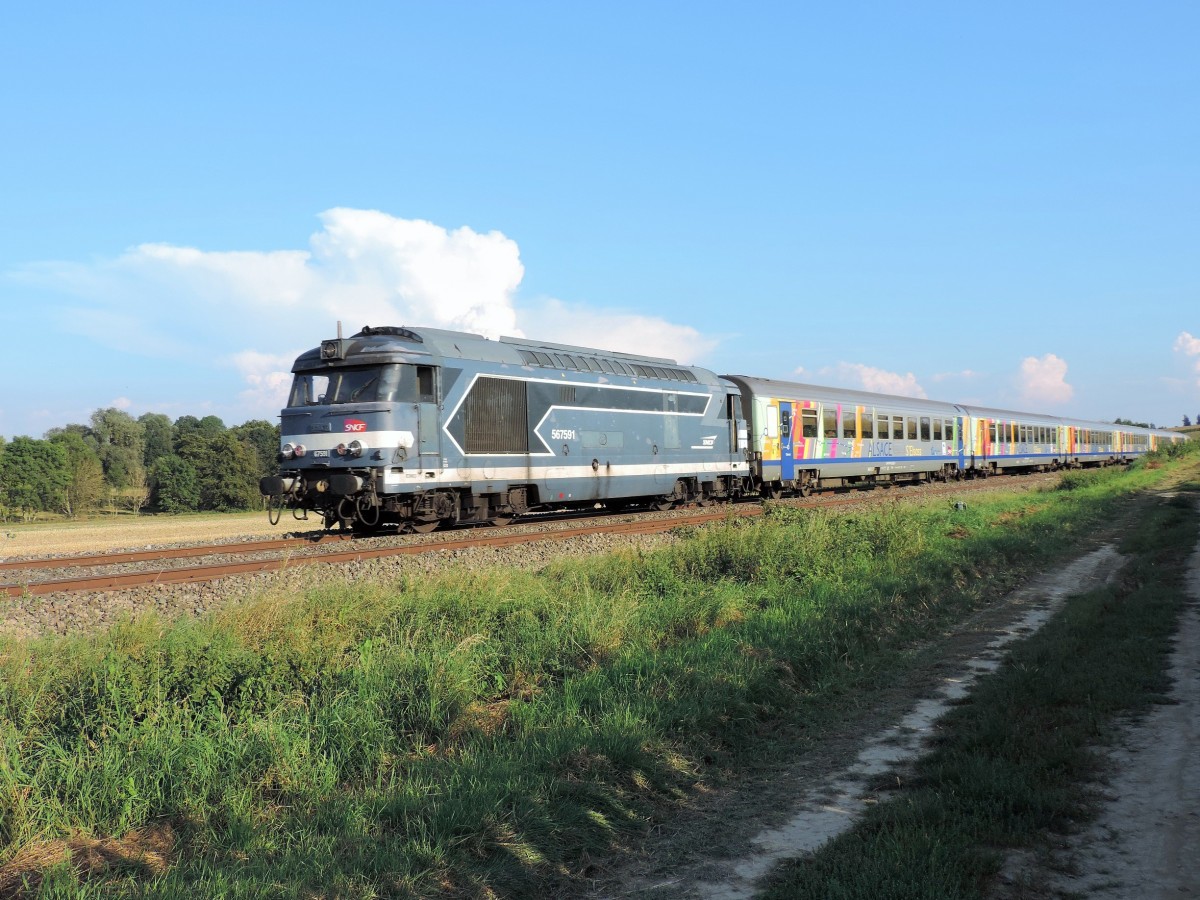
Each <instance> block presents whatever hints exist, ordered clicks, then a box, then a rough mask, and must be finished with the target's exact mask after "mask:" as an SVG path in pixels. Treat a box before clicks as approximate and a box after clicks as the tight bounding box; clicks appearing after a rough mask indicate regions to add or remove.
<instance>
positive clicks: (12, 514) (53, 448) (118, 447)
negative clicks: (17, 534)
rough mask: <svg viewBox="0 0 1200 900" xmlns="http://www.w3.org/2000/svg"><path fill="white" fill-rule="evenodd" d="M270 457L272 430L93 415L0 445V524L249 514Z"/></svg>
mask: <svg viewBox="0 0 1200 900" xmlns="http://www.w3.org/2000/svg"><path fill="white" fill-rule="evenodd" d="M278 453H279V426H278V425H272V424H271V423H270V422H266V421H263V420H261V419H254V420H251V421H249V422H246V423H244V424H242V425H236V426H234V427H232V428H227V427H226V426H225V423H224V422H222V421H221V419H220V418H218V417H217V416H205V417H204V418H202V419H198V418H196V417H195V416H180V417H179V418H178V419H176V420H175V421H174V422H172V421H171V420H170V419H169V418H168V417H167V416H164V415H163V414H161V413H145V414H144V415H142V416H139V417H138V418H136V419H135V418H134V417H133V416H131V415H129V414H128V413H126V412H124V411H122V410H119V409H115V408H109V409H98V410H96V411H95V412H93V413H92V416H91V419H90V420H89V422H88V424H86V425H78V424H72V425H67V426H65V427H63V428H52V429H50V431H48V432H46V434H45V436H44V437H43V438H41V439H37V438H30V437H17V438H13V439H12V441H9V442H5V440H4V438H3V437H0V517H2V518H3V519H4V520H5V521H8V520H10V519H14V518H19V519H22V520H29V519H32V518H34V517H35V516H37V515H39V514H43V513H55V514H59V515H63V516H66V517H68V518H75V517H76V516H79V515H82V514H85V513H89V512H94V511H98V510H108V511H112V512H116V511H118V510H124V511H133V512H136V511H139V510H143V509H147V510H153V511H159V512H169V513H178V512H194V511H199V510H219V511H230V510H245V509H256V508H258V507H260V506H261V505H262V497H261V495H260V493H259V490H258V481H259V479H260V478H261V477H262V476H264V475H270V474H273V473H274V472H275V471H276V468H277V459H278Z"/></svg>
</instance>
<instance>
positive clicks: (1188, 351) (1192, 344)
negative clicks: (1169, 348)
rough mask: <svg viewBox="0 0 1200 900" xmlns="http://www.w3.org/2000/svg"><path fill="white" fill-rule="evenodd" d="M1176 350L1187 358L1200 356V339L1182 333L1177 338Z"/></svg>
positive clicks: (1184, 332)
mask: <svg viewBox="0 0 1200 900" xmlns="http://www.w3.org/2000/svg"><path fill="white" fill-rule="evenodd" d="M1175 350H1176V351H1177V352H1180V353H1183V354H1185V355H1186V356H1200V338H1197V337H1192V335H1190V334H1189V333H1188V332H1186V331H1181V332H1179V337H1177V338H1175Z"/></svg>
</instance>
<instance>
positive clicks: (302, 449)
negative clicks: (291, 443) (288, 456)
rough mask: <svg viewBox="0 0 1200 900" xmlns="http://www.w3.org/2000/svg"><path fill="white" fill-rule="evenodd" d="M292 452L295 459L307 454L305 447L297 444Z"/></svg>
mask: <svg viewBox="0 0 1200 900" xmlns="http://www.w3.org/2000/svg"><path fill="white" fill-rule="evenodd" d="M292 452H293V453H295V454H296V456H297V457H300V456H303V455H304V454H305V453H307V452H308V450H307V449H306V448H305V446H304V445H303V444H297V445H296V449H295V450H293V451H292Z"/></svg>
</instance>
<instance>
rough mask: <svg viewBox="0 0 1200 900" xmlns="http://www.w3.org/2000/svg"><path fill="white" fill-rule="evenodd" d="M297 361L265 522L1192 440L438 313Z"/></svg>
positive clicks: (716, 492) (564, 499)
mask: <svg viewBox="0 0 1200 900" xmlns="http://www.w3.org/2000/svg"><path fill="white" fill-rule="evenodd" d="M292 371H293V373H294V380H293V383H292V389H291V396H290V398H289V400H288V405H287V408H285V409H284V410H283V411H282V413H281V418H282V446H281V448H280V454H279V460H280V470H279V473H278V474H277V475H272V476H269V477H267V478H264V479H263V480H262V483H261V485H260V486H261V489H262V492H263V494H265V495H266V496H267V497H268V498H269V510H270V516H271V519H272V521H273V522H278V521H279V516H280V515H281V513H282V510H283V509H284V508H290V509H291V510H292V511H293V514H294V515H295V516H297V517H298V518H299V517H301V516H306V515H307V513H308V512H309V511H313V512H316V513H318V514H320V515H321V516H322V517H323V519H324V524H325V526H326V527H327V528H332V527H334V526H335V525H336V526H340V527H342V528H354V529H356V530H360V531H375V530H380V529H384V528H388V529H394V530H400V531H430V530H432V529H434V528H437V527H438V526H440V525H449V524H455V523H480V524H482V523H493V524H503V523H507V522H509V521H511V520H512V519H513V518H514V517H515V516H519V515H522V514H524V513H527V512H531V511H542V510H552V509H580V508H595V507H606V508H624V507H628V506H651V507H656V508H659V509H667V508H670V507H672V506H676V505H682V504H688V503H699V504H705V503H709V502H712V501H716V500H733V499H736V498H738V497H742V496H747V495H762V496H766V497H778V496H782V495H783V494H807V493H809V492H810V491H812V490H815V489H822V488H836V487H843V486H854V485H870V484H875V483H890V482H899V481H926V480H930V479H939V480H948V479H952V478H960V477H963V476H972V477H973V476H987V475H990V474H993V473H996V472H999V471H1003V470H1022V469H1023V470H1031V469H1033V470H1036V469H1049V468H1059V467H1064V466H1081V465H1102V464H1108V463H1114V462H1125V461H1128V460H1129V459H1131V458H1132V457H1135V456H1138V455H1140V454H1142V453H1146V452H1148V451H1150V450H1153V449H1154V448H1155V447H1156V446H1157V445H1158V444H1159V443H1160V442H1162V441H1170V440H1183V439H1184V438H1183V435H1180V434H1177V433H1175V432H1169V431H1152V430H1149V429H1140V428H1128V427H1121V428H1117V427H1115V426H1113V425H1104V424H1100V423H1096V422H1080V421H1074V420H1066V419H1059V418H1055V417H1052V416H1044V415H1034V414H1029V413H1017V412H1009V411H1005V410H993V409H983V408H977V407H972V406H963V405H956V404H951V403H940V402H937V401H932V400H917V399H913V398H911V397H890V396H885V395H882V394H872V393H867V392H865V391H854V390H846V389H841V388H830V387H819V386H816V385H808V384H795V383H791V382H783V381H772V380H769V379H765V378H754V377H750V376H746V375H729V376H725V377H719V376H717V375H716V374H714V373H713V372H710V371H709V370H707V369H701V368H697V367H695V366H682V365H679V364H678V363H676V362H675V361H674V360H670V359H661V358H657V357H649V356H636V355H632V354H628V353H617V352H611V351H606V350H597V349H590V348H586V347H572V346H566V345H563V344H548V343H544V342H539V341H531V340H526V339H523V338H500V339H499V340H488V339H486V338H483V337H481V336H479V335H475V334H466V333H463V332H457V331H443V330H439V329H433V328H416V329H410V328H396V327H383V328H371V327H367V328H363V329H362V331H360V332H359V333H358V334H355V335H353V336H352V337H349V338H343V337H341V334H340V327H339V336H338V337H337V338H335V339H332V340H327V341H323V342H322V343H321V346H320V347H317V348H314V349H312V350H310V351H308V352H307V353H304V354H302V355H301V356H300V357H299V358H298V359H297V360H296V363H295V365H294V366H293V367H292Z"/></svg>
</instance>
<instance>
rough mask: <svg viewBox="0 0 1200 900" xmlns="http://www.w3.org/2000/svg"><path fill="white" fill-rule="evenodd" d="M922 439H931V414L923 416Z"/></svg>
mask: <svg viewBox="0 0 1200 900" xmlns="http://www.w3.org/2000/svg"><path fill="white" fill-rule="evenodd" d="M921 440H923V441H927V440H929V416H921Z"/></svg>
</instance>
